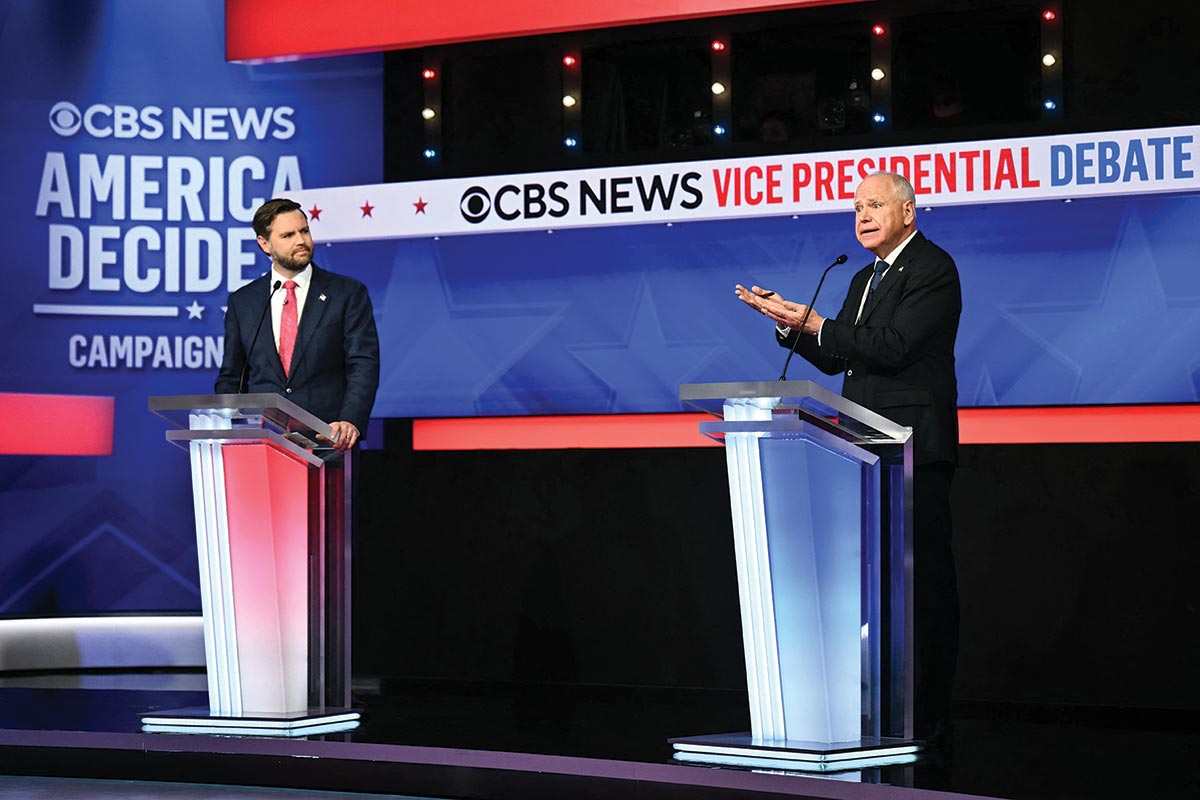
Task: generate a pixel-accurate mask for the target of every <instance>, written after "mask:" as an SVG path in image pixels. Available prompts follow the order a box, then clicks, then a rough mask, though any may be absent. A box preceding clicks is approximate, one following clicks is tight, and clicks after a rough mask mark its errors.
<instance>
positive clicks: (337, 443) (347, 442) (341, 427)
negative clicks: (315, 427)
mask: <svg viewBox="0 0 1200 800" xmlns="http://www.w3.org/2000/svg"><path fill="white" fill-rule="evenodd" d="M329 429H330V430H331V431H332V432H333V436H322V435H321V434H319V433H318V434H317V438H318V439H319V440H321V441H322V442H328V443H329V444H331V445H332V446H333V449H335V450H343V451H344V450H349V449H350V448H351V447H354V445H355V443H356V442H357V441H358V437H359V433H358V428H356V427H354V425H353V423H350V422H331V423H329Z"/></svg>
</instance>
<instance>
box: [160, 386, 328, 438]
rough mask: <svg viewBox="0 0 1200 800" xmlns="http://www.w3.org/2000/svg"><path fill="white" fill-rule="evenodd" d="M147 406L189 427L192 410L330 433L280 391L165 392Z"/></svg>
mask: <svg viewBox="0 0 1200 800" xmlns="http://www.w3.org/2000/svg"><path fill="white" fill-rule="evenodd" d="M149 406H150V410H151V411H153V412H154V413H155V414H157V415H158V416H160V417H162V418H163V419H165V420H167V421H168V422H170V423H171V424H173V425H175V426H177V427H180V428H188V427H190V426H191V424H190V418H191V416H192V414H215V415H217V416H219V417H225V418H227V419H229V420H230V421H231V422H234V423H241V424H244V425H260V426H261V425H270V426H271V427H274V428H278V429H279V430H280V431H282V432H284V433H287V434H298V435H299V436H300V437H303V438H304V439H314V438H315V434H321V435H322V436H329V435H330V429H329V425H328V424H327V423H325V422H322V421H321V420H320V419H317V418H316V417H315V416H313V415H312V414H310V413H308V412H307V411H305V410H304V409H303V408H301V407H300V406H298V405H296V404H295V403H293V402H292V401H291V400H288V399H287V398H286V397H283V396H282V395H278V394H274V393H270V392H267V393H262V394H195V395H165V396H158V397H151V398H150V399H149Z"/></svg>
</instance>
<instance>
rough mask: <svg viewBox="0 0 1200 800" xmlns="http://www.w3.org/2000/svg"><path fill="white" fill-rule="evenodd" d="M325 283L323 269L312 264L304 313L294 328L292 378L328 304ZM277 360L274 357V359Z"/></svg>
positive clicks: (281, 369)
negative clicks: (296, 327) (297, 326)
mask: <svg viewBox="0 0 1200 800" xmlns="http://www.w3.org/2000/svg"><path fill="white" fill-rule="evenodd" d="M327 283H328V281H327V280H326V278H325V272H324V270H320V269H317V265H316V264H314V265H313V271H312V283H310V284H309V286H308V296H307V297H305V298H304V313H303V314H301V315H300V327H299V328H298V329H297V330H296V349H295V350H293V351H292V365H291V370H290V372H291V378H292V379H294V378H295V377H296V372H297V370H298V369H299V368H300V365H301V364H302V363H303V359H304V351H305V350H306V349H307V347H308V343H309V341H310V340H311V339H312V335H313V331H315V330H316V329H317V328H318V327H319V326H320V324H321V317H322V316H323V315H324V314H325V309H326V307H327V306H328V305H329V304H328V302H327V301H328V299H329V295H328V287H327V285H326V284H327ZM278 360H279V359H276V361H278ZM282 372H283V368H282V367H280V373H282ZM289 382H290V380H289Z"/></svg>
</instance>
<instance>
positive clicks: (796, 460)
mask: <svg viewBox="0 0 1200 800" xmlns="http://www.w3.org/2000/svg"><path fill="white" fill-rule="evenodd" d="M679 397H680V399H681V400H683V401H684V402H687V403H689V404H691V405H693V406H695V407H697V408H699V409H701V410H703V411H706V412H708V413H710V414H713V415H714V416H716V417H719V418H720V421H710V422H702V423H701V425H700V430H701V432H702V433H704V434H705V435H707V436H709V437H711V438H713V439H716V440H718V441H722V442H724V444H725V453H726V462H727V466H728V471H729V495H730V504H731V511H732V516H733V529H734V530H733V534H734V554H735V559H736V562H737V579H738V596H739V600H740V605H741V617H742V642H743V650H744V656H745V661H746V684H747V689H748V690H749V696H750V725H751V730H750V731H749V732H746V733H726V734H713V735H706V736H691V737H686V738H678V739H672V740H671V743H672V744H673V745H674V748H675V751H676V752H675V758H676V759H678V760H680V761H692V762H701V763H712V764H722V765H733V766H745V767H757V768H768V769H787V770H835V769H849V768H859V767H864V766H871V765H878V764H886V763H903V762H905V761H911V760H913V759H915V757H916V755H915V754H916V753H917V751H918V749H919V743H917V742H915V741H913V739H912V731H913V729H912V698H913V694H912V693H913V681H912V644H911V643H912V615H911V607H912V588H911V587H912V581H911V571H912V547H911V535H910V534H911V530H912V511H911V504H910V498H911V497H912V441H911V437H912V430H911V429H910V428H907V427H903V426H901V425H898V424H896V423H894V422H892V421H890V420H888V419H886V418H884V417H882V416H880V415H879V414H876V413H874V412H873V411H870V410H868V409H866V408H863V407H862V406H859V405H857V404H855V403H852V402H850V401H849V400H846V399H845V398H844V397H842V396H840V395H838V394H835V393H833V392H830V391H829V390H827V389H824V388H823V387H821V386H818V385H817V384H814V383H812V382H810V381H787V382H781V381H771V382H763V383H713V384H690V385H684V386H681V387H680V391H679Z"/></svg>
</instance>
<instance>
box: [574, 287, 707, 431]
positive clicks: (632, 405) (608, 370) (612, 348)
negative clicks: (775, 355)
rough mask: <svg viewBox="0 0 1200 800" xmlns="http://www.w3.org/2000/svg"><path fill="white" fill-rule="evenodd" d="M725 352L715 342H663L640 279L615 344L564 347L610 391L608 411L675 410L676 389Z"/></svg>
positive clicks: (648, 292)
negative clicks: (668, 407)
mask: <svg viewBox="0 0 1200 800" xmlns="http://www.w3.org/2000/svg"><path fill="white" fill-rule="evenodd" d="M725 349H726V345H725V343H724V342H723V341H721V340H719V339H715V338H714V339H707V338H702V337H690V338H687V339H684V340H676V341H670V340H668V338H667V337H666V335H665V334H664V332H663V326H662V324H661V322H660V320H659V316H658V303H657V302H656V301H655V299H654V296H653V292H652V291H651V289H650V286H649V284H648V283H647V281H645V280H644V279H643V280H642V281H641V283H640V284H639V286H638V289H637V295H636V296H635V298H634V301H633V313H632V315H631V316H630V319H629V325H628V327H627V328H626V329H625V332H624V334H623V335H622V336H621V338H620V339H619V340H618V341H611V342H599V343H594V344H578V345H572V346H569V347H567V350H568V351H569V352H570V353H571V355H572V356H573V357H575V358H576V359H577V360H578V361H579V362H580V363H581V364H582V365H583V366H584V367H585V368H586V369H588V370H589V371H590V372H591V373H593V374H594V375H595V376H596V377H597V378H599V379H600V380H601V381H602V382H603V383H605V384H606V385H607V386H608V387H609V389H610V390H611V395H610V398H609V410H611V411H624V410H626V409H641V408H645V407H646V404H647V403H648V402H653V403H656V404H660V405H661V404H663V403H666V404H668V405H679V395H678V389H679V384H681V383H689V382H691V380H692V378H693V376H696V375H699V374H700V373H701V372H703V370H704V368H705V367H706V366H707V365H708V364H709V363H711V362H712V361H713V360H714V359H716V358H718V357H720V356H721V354H722V353H723V352H724V350H725Z"/></svg>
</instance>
